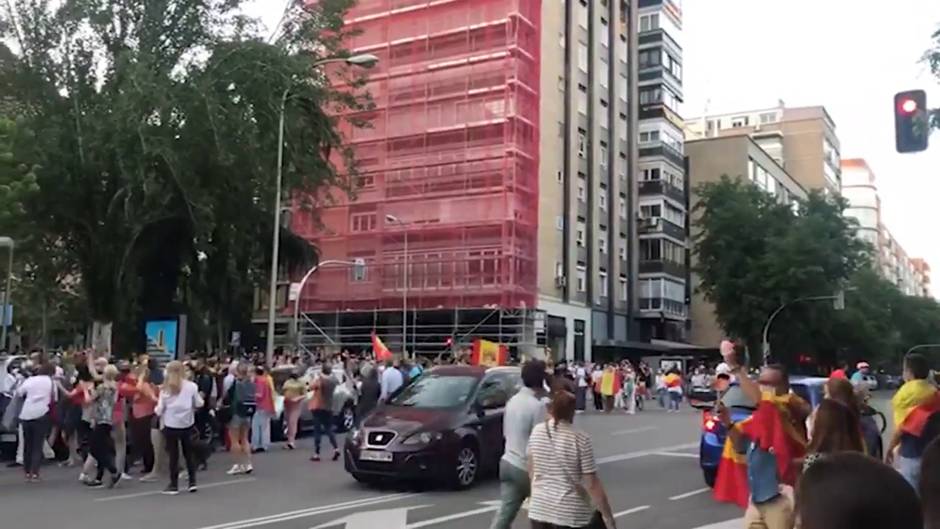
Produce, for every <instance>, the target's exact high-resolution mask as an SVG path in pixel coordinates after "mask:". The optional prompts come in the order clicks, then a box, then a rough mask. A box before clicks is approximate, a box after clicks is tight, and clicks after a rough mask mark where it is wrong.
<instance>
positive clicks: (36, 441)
mask: <svg viewBox="0 0 940 529" xmlns="http://www.w3.org/2000/svg"><path fill="white" fill-rule="evenodd" d="M20 424H21V425H22V426H23V469H24V470H25V471H26V475H32V474H36V475H39V467H40V465H42V458H43V451H42V449H43V443H45V441H46V436H47V435H49V414H48V413H47V414H45V415H43V416H42V417H40V418H38V419H32V420H29V421H22V422H21V423H20Z"/></svg>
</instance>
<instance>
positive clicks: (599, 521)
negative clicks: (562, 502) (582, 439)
mask: <svg viewBox="0 0 940 529" xmlns="http://www.w3.org/2000/svg"><path fill="white" fill-rule="evenodd" d="M545 435H547V436H548V442H549V443H551V445H552V452H554V453H556V454H557V453H558V449H557V448H555V440H554V439H552V430H551V425H550V424H549V422H548V420H547V419H546V421H545ZM575 448H576V449H577V446H575ZM577 450H578V459H579V460H580V459H581V450H580V449H577ZM561 470H562V472H563V473H564V474H565V477H566V478H568V481H570V482H571V484H572V485H573V486H574V490H576V491H577V492H578V495H579V496H581V500H582V501H584V503H587V504H588V505H591V506H593V505H594V502H593V501H592V500H591V495H590V494H588V492H587V491H586V490H584V486H583V485H581V482H580V481H577V480H575V479H574V478H573V477H572V476H571V474H569V473H568V468H567V467H565V466H564V465H562V466H561ZM580 529H607V523H606V522H604V515H603V514H601V511H599V510H597V507H594V514H592V515H591V520H590V521H589V522H588V523H587V525H585V526H582V527H581V528H580Z"/></svg>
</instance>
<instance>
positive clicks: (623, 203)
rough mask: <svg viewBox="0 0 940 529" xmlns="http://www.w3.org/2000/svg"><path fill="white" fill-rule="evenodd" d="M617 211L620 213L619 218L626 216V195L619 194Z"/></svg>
mask: <svg viewBox="0 0 940 529" xmlns="http://www.w3.org/2000/svg"><path fill="white" fill-rule="evenodd" d="M618 212H619V213H620V218H621V219H626V218H627V197H625V196H623V195H620V202H619V204H618Z"/></svg>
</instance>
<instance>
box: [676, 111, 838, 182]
mask: <svg viewBox="0 0 940 529" xmlns="http://www.w3.org/2000/svg"><path fill="white" fill-rule="evenodd" d="M742 134H743V135H749V136H751V137H752V138H753V139H754V141H755V142H757V143H758V144H759V145H760V146H761V147H762V148H763V149H764V151H766V152H767V153H768V154H769V155H770V156H772V157H773V158H774V159H776V160H777V161H778V162H779V163H780V165H781V166H782V167H783V168H784V169H785V170H786V172H787V173H788V174H790V175H791V176H792V177H793V179H795V180H796V181H797V182H799V184H800V185H801V186H803V187H804V188H805V189H823V190H826V191H828V192H831V193H840V192H841V188H842V176H841V157H840V144H839V138H838V136H836V126H835V122H833V120H832V118H831V117H830V116H829V113H828V112H826V109H825V108H824V107H822V106H811V107H792V108H791V107H787V106H786V105H784V103H783V102H782V101H781V102H780V103H779V105H778V106H776V107H772V108H765V109H760V110H750V111H743V112H734V113H728V114H721V115H708V116H704V117H700V118H694V119H690V120H687V121H686V135H687V138H688V139H695V138H714V137H725V136H737V135H742Z"/></svg>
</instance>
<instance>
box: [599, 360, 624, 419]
mask: <svg viewBox="0 0 940 529" xmlns="http://www.w3.org/2000/svg"><path fill="white" fill-rule="evenodd" d="M620 390H621V386H620V377H618V376H617V368H616V367H615V366H614V365H613V364H607V367H605V368H604V374H603V375H602V376H601V395H603V397H604V412H605V413H610V412H611V411H612V410H613V409H614V398H615V396H616V395H618V394H619V393H620Z"/></svg>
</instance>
